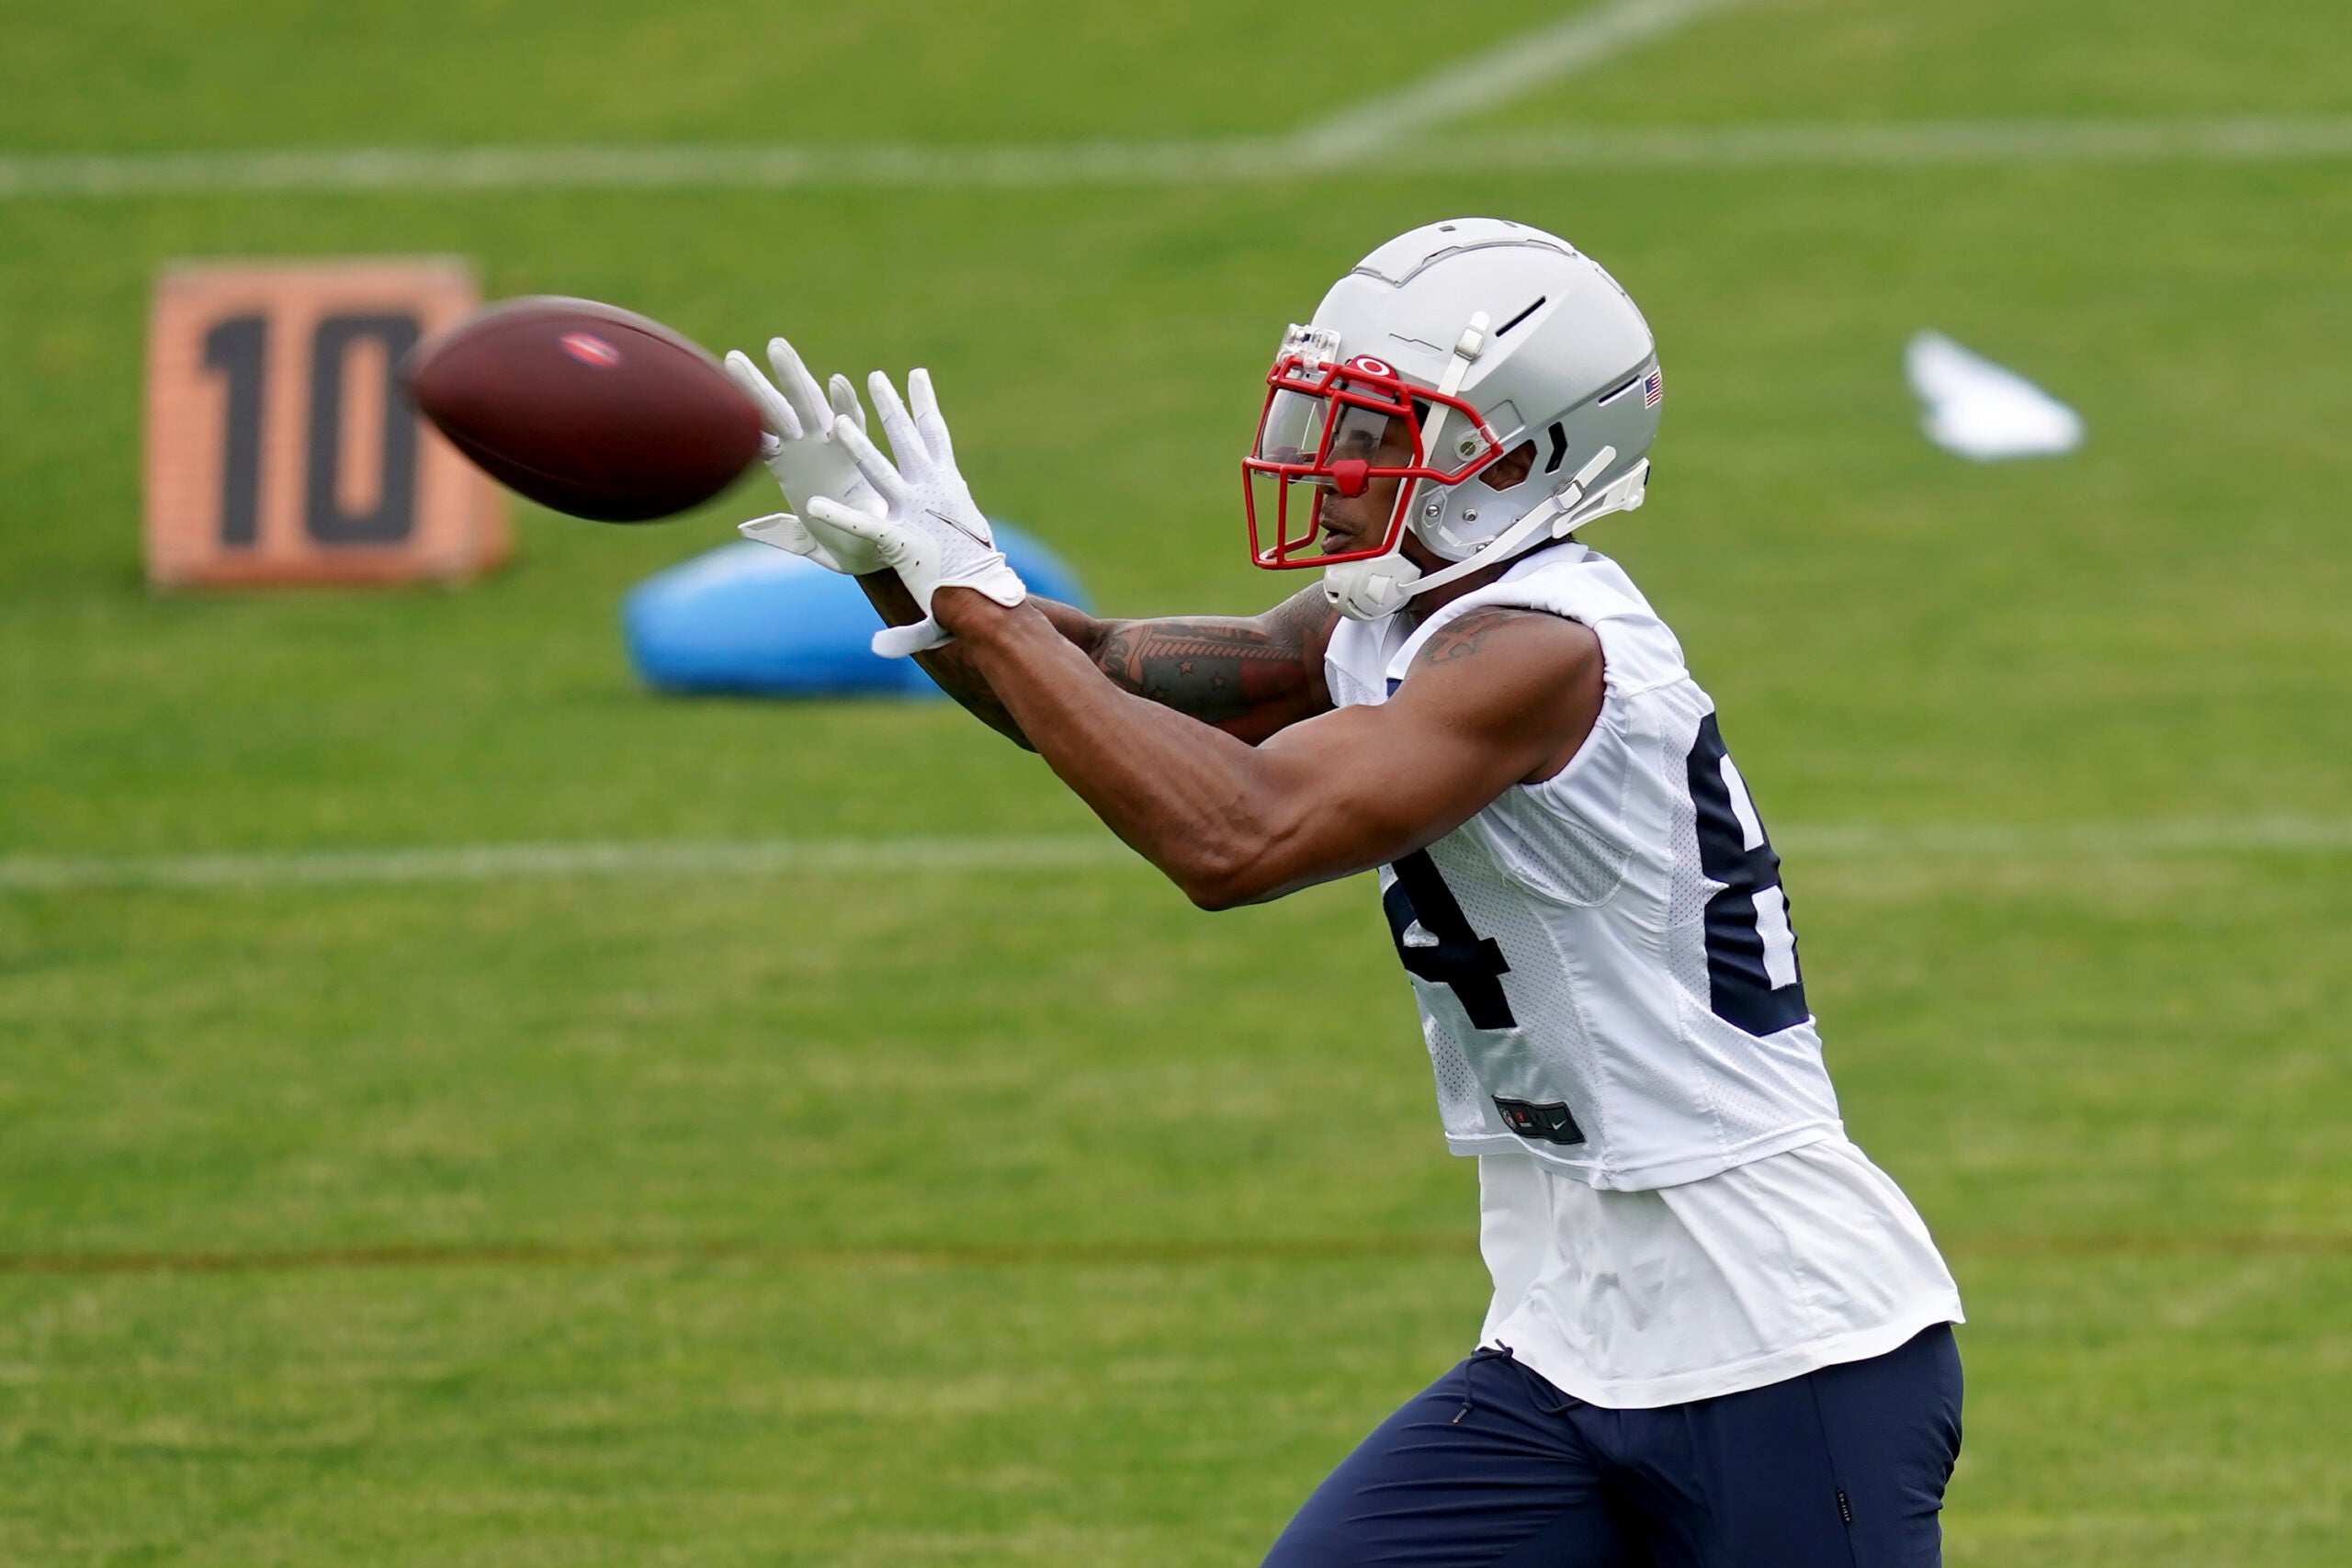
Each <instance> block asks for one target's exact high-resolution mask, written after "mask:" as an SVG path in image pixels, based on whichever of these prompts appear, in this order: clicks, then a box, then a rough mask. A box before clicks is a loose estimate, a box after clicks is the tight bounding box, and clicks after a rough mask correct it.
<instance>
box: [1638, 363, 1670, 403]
mask: <svg viewBox="0 0 2352 1568" xmlns="http://www.w3.org/2000/svg"><path fill="white" fill-rule="evenodd" d="M1665 398H1666V372H1665V371H1664V370H1653V371H1651V372H1650V373H1649V374H1648V375H1646V376H1645V377H1643V378H1642V407H1644V408H1645V409H1654V408H1656V407H1657V405H1658V404H1659V403H1660V402H1662V401H1664V400H1665Z"/></svg>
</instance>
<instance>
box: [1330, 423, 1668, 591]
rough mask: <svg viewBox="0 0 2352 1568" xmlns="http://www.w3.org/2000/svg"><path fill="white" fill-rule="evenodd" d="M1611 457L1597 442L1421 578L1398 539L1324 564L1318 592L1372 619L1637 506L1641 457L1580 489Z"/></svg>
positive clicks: (1642, 481)
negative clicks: (1559, 481)
mask: <svg viewBox="0 0 2352 1568" xmlns="http://www.w3.org/2000/svg"><path fill="white" fill-rule="evenodd" d="M1616 460H1617V448H1615V447H1614V446H1603V447H1602V448H1601V449H1600V451H1598V452H1596V453H1594V454H1593V456H1592V460H1591V461H1590V462H1589V463H1587V464H1586V465H1585V466H1584V467H1583V468H1579V469H1577V472H1576V476H1575V477H1574V478H1573V479H1569V480H1568V482H1567V483H1566V484H1565V485H1563V486H1561V487H1560V488H1559V490H1557V491H1555V492H1553V493H1552V494H1551V495H1549V496H1547V497H1545V498H1544V500H1543V501H1542V502H1538V503H1537V504H1536V506H1535V509H1534V510H1533V511H1532V512H1530V513H1528V514H1527V515H1526V516H1524V517H1522V518H1521V519H1520V520H1519V521H1518V522H1516V523H1514V524H1512V525H1510V527H1508V528H1506V529H1504V530H1503V531H1502V532H1501V533H1499V534H1498V535H1496V536H1494V537H1493V538H1491V539H1489V540H1487V542H1486V543H1485V544H1483V545H1481V546H1479V547H1478V548H1477V549H1476V550H1474V551H1472V552H1471V554H1470V555H1469V556H1468V557H1467V558H1465V559H1463V560H1458V561H1455V562H1454V563H1453V565H1452V566H1449V567H1445V568H1442V569H1441V570H1437V571H1433V572H1430V574H1429V575H1427V576H1426V577H1425V576H1423V575H1422V574H1421V569H1420V568H1419V567H1417V566H1415V565H1414V564H1413V563H1412V562H1411V561H1408V560H1407V559H1406V558H1405V556H1404V541H1403V540H1402V539H1399V540H1398V541H1397V548H1396V549H1394V550H1391V551H1390V552H1389V553H1388V554H1386V555H1385V556H1375V557H1374V558H1372V559H1370V560H1360V561H1346V562H1342V563H1341V564H1340V565H1338V566H1333V567H1326V568H1325V569H1324V570H1323V596H1324V598H1326V599H1328V600H1329V601H1330V603H1331V604H1332V605H1333V606H1334V607H1335V608H1337V609H1338V610H1339V612H1340V614H1341V615H1345V616H1347V617H1348V618H1349V619H1351V620H1356V621H1376V620H1378V619H1379V618H1380V617H1381V616H1383V615H1394V614H1395V613H1396V612H1397V611H1398V610H1401V609H1403V608H1404V607H1405V606H1406V605H1407V604H1409V603H1410V602H1411V601H1412V600H1413V598H1414V597H1415V596H1416V595H1417V594H1421V593H1426V592H1429V591H1430V589H1432V588H1442V587H1443V586H1444V585H1445V584H1447V583H1449V582H1459V581H1462V579H1464V578H1465V577H1467V576H1469V575H1470V574H1471V573H1472V572H1474V571H1481V570H1485V569H1486V568H1487V567H1490V566H1493V565H1495V564H1496V563H1497V562H1498V561H1505V560H1509V559H1510V558H1512V557H1513V556H1517V555H1522V554H1524V553H1525V552H1526V551H1527V550H1528V549H1529V548H1530V547H1532V545H1533V544H1534V543H1535V542H1536V540H1537V539H1539V538H1541V537H1543V536H1544V535H1545V534H1546V533H1548V534H1549V536H1550V537H1551V538H1553V539H1565V538H1566V537H1567V536H1569V535H1570V534H1572V533H1574V532H1576V531H1577V529H1578V528H1580V527H1582V526H1584V525H1586V524H1587V523H1589V522H1591V521H1592V520H1593V519H1594V518H1596V517H1601V516H1605V515H1607V514H1608V513H1611V512H1631V511H1634V509H1635V508H1637V507H1639V506H1640V505H1641V504H1642V502H1643V500H1644V499H1645V495H1646V493H1647V491H1648V488H1649V476H1650V465H1649V459H1648V458H1646V457H1645V458H1643V459H1642V460H1641V461H1640V462H1638V463H1636V464H1634V466H1633V467H1632V468H1628V469H1626V470H1625V471H1624V472H1623V473H1622V474H1620V475H1618V476H1617V478H1616V479H1612V480H1611V481H1610V484H1609V487H1608V488H1607V489H1606V490H1603V491H1600V492H1599V493H1598V494H1596V495H1590V496H1588V495H1587V494H1586V493H1585V489H1584V487H1585V486H1587V485H1589V484H1590V483H1591V482H1592V481H1593V479H1595V478H1596V477H1597V476H1598V475H1599V474H1600V471H1601V470H1602V469H1603V468H1607V467H1609V465H1610V464H1611V463H1613V462H1615V461H1616ZM1545 542H1547V543H1548V542H1549V541H1548V540H1546V541H1545Z"/></svg>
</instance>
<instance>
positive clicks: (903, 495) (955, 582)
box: [806, 370, 1028, 659]
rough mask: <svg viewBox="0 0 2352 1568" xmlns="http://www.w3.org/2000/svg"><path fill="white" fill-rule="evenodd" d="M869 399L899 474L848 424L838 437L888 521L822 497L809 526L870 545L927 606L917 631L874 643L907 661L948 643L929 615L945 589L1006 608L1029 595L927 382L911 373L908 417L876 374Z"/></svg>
mask: <svg viewBox="0 0 2352 1568" xmlns="http://www.w3.org/2000/svg"><path fill="white" fill-rule="evenodd" d="M865 389H866V391H867V392H868V393H870V394H871V395H872V396H873V399H874V406H875V408H876V409H877V410H878V411H880V412H881V415H882V430H883V433H884V434H887V435H888V436H889V438H890V452H891V455H892V457H896V458H897V459H898V461H897V462H896V463H895V464H893V463H892V462H891V460H890V458H889V457H884V456H882V454H881V452H880V451H879V450H877V449H876V446H875V445H874V443H873V442H871V441H869V440H867V439H866V436H865V431H863V430H861V429H860V428H858V424H857V422H855V421H854V420H852V419H850V418H849V417H847V416H846V415H843V416H839V417H836V418H835V419H834V421H833V431H832V434H833V439H834V440H835V441H837V442H839V443H840V444H841V445H842V447H843V448H844V449H846V450H847V451H848V453H849V455H850V456H851V457H853V458H854V459H855V460H856V463H857V467H858V471H859V472H860V473H861V474H863V475H864V476H865V481H866V483H868V484H869V485H871V486H872V487H873V488H874V492H875V493H876V495H878V496H879V497H880V498H881V502H882V506H883V512H882V513H881V515H879V516H875V515H873V514H871V513H865V512H861V511H859V510H857V509H856V508H854V507H851V506H845V505H842V503H841V502H837V501H834V500H832V499H831V498H830V497H828V496H822V495H820V496H818V497H816V498H814V499H812V500H811V501H810V502H809V504H808V507H807V509H806V510H807V511H808V513H809V523H810V525H812V526H820V525H821V526H826V527H830V528H831V529H833V530H835V531H837V532H840V533H843V534H851V535H854V536H857V537H858V538H859V539H862V540H864V541H865V542H867V543H868V544H870V545H871V546H872V547H873V549H874V552H875V554H876V556H877V557H878V558H880V559H881V560H882V561H883V562H884V563H885V564H886V565H888V567H890V568H891V570H894V571H896V572H897V573H898V574H899V581H902V582H904V583H905V584H906V585H907V592H910V593H911V594H913V595H914V600H915V603H916V604H920V605H922V610H923V618H922V620H920V621H918V622H916V623H915V624H914V625H913V626H885V627H883V628H882V629H881V630H880V631H878V632H876V633H875V634H874V651H875V652H876V653H878V654H881V655H883V656H884V657H885V658H888V659H904V658H905V657H906V656H907V655H908V654H910V653H920V652H922V650H923V649H927V648H937V647H938V646H939V645H940V644H941V643H944V642H945V641H946V640H947V639H948V633H947V632H946V630H945V629H944V627H942V626H940V624H939V620H938V617H937V615H935V614H934V613H933V609H932V595H933V594H934V593H936V592H939V591H940V590H941V589H943V588H971V589H976V590H978V592H982V593H985V594H987V595H988V596H989V598H991V599H993V600H995V601H996V602H997V603H998V604H1004V605H1008V606H1010V605H1013V604H1020V603H1021V601H1022V600H1023V599H1024V598H1026V597H1027V596H1028V590H1027V589H1026V588H1024V587H1023V585H1022V581H1021V579H1020V576H1019V575H1018V574H1017V573H1015V572H1014V571H1013V570H1012V567H1010V566H1008V565H1007V564H1006V563H1005V559H1004V557H1003V556H1002V555H1001V554H1000V553H999V552H998V550H997V547H996V536H995V534H994V533H993V531H992V530H990V528H989V520H988V519H987V518H986V517H983V516H981V515H980V509H979V507H978V505H977V504H975V503H974V502H973V500H972V491H971V487H969V486H968V485H967V484H965V482H964V476H963V475H962V474H961V473H959V472H958V471H957V470H956V448H955V446H953V445H952V444H951V443H950V442H949V441H948V439H947V422H946V421H945V420H944V419H942V418H941V417H940V416H939V400H938V399H937V398H936V397H934V396H933V393H932V389H931V372H929V371H928V370H915V371H910V372H909V373H908V376H907V395H908V397H909V398H910V400H912V402H913V405H914V408H913V412H911V413H910V412H908V407H907V404H905V403H902V402H900V401H899V393H898V390H897V389H895V388H893V387H892V386H891V385H890V378H888V376H885V375H883V374H882V372H880V371H879V370H876V372H875V373H874V374H873V375H872V376H870V377H868V378H866V382H865Z"/></svg>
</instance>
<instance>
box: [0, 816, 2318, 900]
mask: <svg viewBox="0 0 2352 1568" xmlns="http://www.w3.org/2000/svg"><path fill="white" fill-rule="evenodd" d="M1773 840H1774V842H1775V843H1776V844H1777V845H1778V846H1779V847H1780V848H1781V850H1782V851H1783V852H1787V853H1790V854H1792V855H1798V856H1802V857H1804V858H1807V859H1823V860H1827V859H1837V858H1852V859H1885V860H1900V859H1909V858H1917V859H1933V860H1979V859H1982V860H2014V859H2039V858H2068V857H2078V856H2114V857H2122V858H2138V857H2144V856H2149V855H2172V854H2240V853H2248V852H2288V853H2305V854H2308V853H2332V852H2333V853H2340V852H2346V851H2352V819H2333V818H2308V817H2256V818H2239V819H2234V820H2232V819H2224V818H2211V819H2205V818H2155V819H2152V820H2147V821H2140V822H2131V821H2113V822H2075V823H2064V822H2056V823H1999V822H1979V823H1959V822H1954V823H1917V824H1912V825H1908V826H1902V825H1894V824H1878V823H1822V824H1815V825H1812V826H1804V825H1792V826H1791V827H1790V828H1788V829H1785V830H1783V831H1781V832H1778V833H1775V834H1774V835H1773ZM1142 865H1143V863H1142V862H1141V861H1140V860H1138V859H1137V858H1136V856H1135V855H1134V854H1133V853H1132V852H1129V851H1128V850H1127V849H1126V848H1125V846H1124V845H1122V844H1120V843H1119V842H1118V841H1117V840H1114V839H1113V838H1111V837H1110V836H1109V835H1108V834H1067V835H1057V836H1053V837H1037V838H1011V837H1007V838H981V837H968V838H936V839H743V840H715V841H706V842H682V841H678V840H643V841H636V842H631V841H627V840H614V841H604V842H586V843H537V844H532V843H523V844H469V845H454V846H450V847H447V848H438V849H399V850H287V851H277V852H253V853H235V854H191V855H150V856H141V857H102V856H72V855H22V854H19V855H0V891H8V892H38V893H59V892H75V891H84V890H89V889H97V888H139V887H146V888H185V889H206V888H243V887H287V886H355V885H368V884H378V885H382V884H392V885H401V884H415V883H448V882H550V881H563V880H570V879H574V878H582V877H631V876H699V877H741V876H780V875H797V874H828V873H831V874H874V873H885V872H888V873H894V874H903V873H908V872H945V873H959V874H960V873H971V872H1000V871H1038V870H1048V871H1058V870H1081V869H1091V868H1099V867H1117V866H1126V867H1132V868H1136V869H1141V867H1142Z"/></svg>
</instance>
